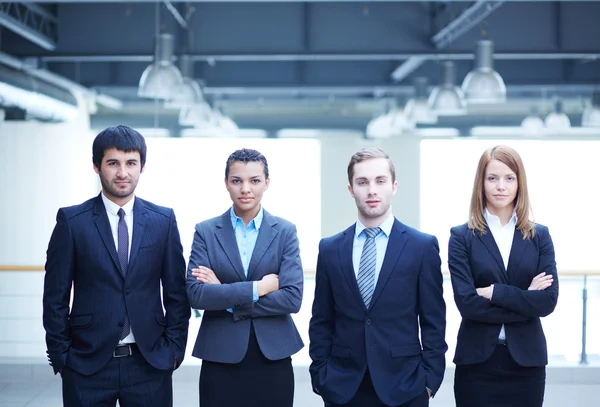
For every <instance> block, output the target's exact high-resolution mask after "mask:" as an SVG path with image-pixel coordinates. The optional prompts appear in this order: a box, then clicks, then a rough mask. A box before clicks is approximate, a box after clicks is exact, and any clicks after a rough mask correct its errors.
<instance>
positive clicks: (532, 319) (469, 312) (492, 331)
mask: <svg viewBox="0 0 600 407" xmlns="http://www.w3.org/2000/svg"><path fill="white" fill-rule="evenodd" d="M450 233H451V236H450V241H449V249H448V266H449V268H450V276H451V279H452V288H453V289H454V300H455V302H456V306H457V307H458V310H459V311H460V314H461V316H462V322H461V324H460V329H459V331H458V339H457V344H456V354H455V356H454V363H456V364H457V365H468V364H474V363H480V362H483V361H485V360H487V359H488V358H489V357H490V356H491V355H492V353H493V351H494V348H495V346H496V344H497V342H498V335H499V333H500V329H501V327H502V324H504V327H505V331H506V343H507V346H508V350H509V352H510V354H511V356H512V357H513V358H514V360H515V361H516V362H517V363H518V364H519V365H521V366H545V365H546V364H547V363H548V351H547V348H546V337H545V336H544V331H543V330H542V324H541V322H540V317H545V316H547V315H549V314H550V313H551V312H552V311H554V308H555V307H556V302H557V300H558V275H557V273H556V262H555V260H554V246H553V244H552V239H551V238H550V234H549V233H548V228H547V227H545V226H542V225H539V224H536V225H535V236H534V237H533V238H532V239H526V240H525V239H523V234H522V233H521V231H520V230H517V229H516V228H515V233H514V237H513V243H512V248H511V251H510V256H509V260H508V269H505V267H504V262H503V260H502V256H501V254H500V250H499V249H498V246H497V245H496V241H495V240H494V236H493V235H492V233H491V232H490V231H489V230H488V231H487V232H486V233H485V234H480V233H479V232H475V231H473V230H472V229H469V227H468V225H467V224H464V225H460V226H456V227H454V228H452V229H451V231H450ZM541 272H545V273H546V274H547V275H548V274H551V275H552V277H553V279H554V281H553V283H552V285H551V286H550V287H548V288H547V289H546V290H542V291H540V290H531V291H529V290H527V288H528V287H529V285H530V284H531V280H533V278H534V277H535V276H536V275H538V274H540V273H541ZM491 284H494V291H493V294H492V300H491V301H490V300H488V299H486V298H484V297H481V296H479V295H478V294H477V291H476V288H481V287H487V286H489V285H491Z"/></svg>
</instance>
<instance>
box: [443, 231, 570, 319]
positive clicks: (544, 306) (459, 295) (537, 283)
mask: <svg viewBox="0 0 600 407" xmlns="http://www.w3.org/2000/svg"><path fill="white" fill-rule="evenodd" d="M538 233H539V245H540V249H539V250H540V259H539V262H538V268H537V272H536V276H535V277H534V278H533V280H532V282H531V284H530V285H529V287H528V289H527V290H523V289H520V288H518V287H515V286H511V285H508V284H492V285H490V286H487V287H475V282H474V279H473V274H472V272H471V267H470V264H469V256H468V253H467V245H466V240H465V238H464V236H461V235H460V233H459V232H458V231H457V230H456V229H455V228H453V229H452V230H451V236H450V241H449V244H448V246H449V250H448V267H449V268H450V276H451V280H452V288H453V290H454V300H455V302H456V305H457V307H458V310H459V311H460V314H461V316H462V317H463V318H466V319H471V320H475V321H479V322H486V323H497V324H505V323H511V322H518V321H526V320H529V319H531V318H536V317H542V316H546V315H549V314H550V313H551V312H552V311H553V310H554V307H555V306H556V302H557V298H558V277H557V274H556V263H555V261H554V246H553V244H552V239H551V238H550V235H549V234H548V232H547V230H544V231H542V230H540V231H538Z"/></svg>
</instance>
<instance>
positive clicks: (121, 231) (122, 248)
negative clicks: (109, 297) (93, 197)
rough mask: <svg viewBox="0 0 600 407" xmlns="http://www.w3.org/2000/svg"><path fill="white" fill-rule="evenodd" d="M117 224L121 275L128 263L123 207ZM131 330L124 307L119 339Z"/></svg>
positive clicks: (127, 240)
mask: <svg viewBox="0 0 600 407" xmlns="http://www.w3.org/2000/svg"><path fill="white" fill-rule="evenodd" d="M118 215H119V225H118V226H117V237H118V241H119V243H118V245H117V256H118V257H119V265H120V266H121V273H123V277H125V275H126V274H127V265H128V264H129V231H128V230H127V223H126V222H125V211H124V210H123V208H120V209H119V212H118ZM129 332H131V326H130V325H129V318H128V316H127V309H125V322H124V324H123V331H122V332H121V338H120V339H121V340H123V339H124V338H125V337H126V336H127V335H129Z"/></svg>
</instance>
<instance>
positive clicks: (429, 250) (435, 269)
mask: <svg viewBox="0 0 600 407" xmlns="http://www.w3.org/2000/svg"><path fill="white" fill-rule="evenodd" d="M354 234H355V225H353V226H351V227H350V228H348V229H346V230H345V231H344V232H342V233H339V234H337V235H335V236H333V237H329V238H326V239H323V240H321V243H320V245H319V256H318V261H317V274H316V288H315V299H314V303H313V311H312V313H313V315H312V319H311V321H310V327H309V334H310V357H311V359H312V360H313V362H312V364H311V366H310V373H311V377H312V385H313V389H314V391H315V392H316V393H317V394H320V395H321V396H322V397H323V399H324V400H326V401H328V402H331V403H335V404H346V403H348V402H349V401H350V400H351V399H352V397H353V396H354V395H355V394H356V391H357V390H358V387H359V386H360V383H361V381H362V379H363V376H364V373H365V371H366V369H367V367H368V369H369V373H370V375H371V379H372V381H373V387H374V388H375V392H376V393H377V396H378V397H379V399H381V401H383V402H384V403H386V404H388V405H400V404H403V403H405V402H407V401H409V400H411V399H413V398H415V397H417V396H420V395H422V394H423V392H425V389H426V387H428V388H429V389H431V390H432V391H433V392H434V393H435V392H436V391H437V390H438V388H439V387H440V385H441V383H442V379H443V377H444V370H445V367H446V360H445V356H444V354H445V352H446V350H447V349H448V346H447V345H446V341H445V330H446V304H445V302H444V298H443V295H442V290H443V289H442V280H443V279H442V272H441V269H440V265H441V261H440V256H439V247H438V242H437V239H436V238H435V237H433V236H430V235H426V234H424V233H421V232H419V231H417V230H415V229H412V228H410V227H408V226H406V225H404V224H402V223H400V222H399V221H398V220H395V221H394V225H393V227H392V231H391V233H390V236H389V241H388V245H387V249H386V253H385V258H384V260H383V265H382V267H381V271H380V274H379V278H378V280H377V284H376V286H375V292H374V294H373V298H372V300H371V304H370V306H369V308H368V309H367V308H366V307H365V305H364V302H363V299H362V297H361V295H360V291H359V289H358V285H357V282H356V275H355V272H354V267H353V264H352V246H353V242H354Z"/></svg>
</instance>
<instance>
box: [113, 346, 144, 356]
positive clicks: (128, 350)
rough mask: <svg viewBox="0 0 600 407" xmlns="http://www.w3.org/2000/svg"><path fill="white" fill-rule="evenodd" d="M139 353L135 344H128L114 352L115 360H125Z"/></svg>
mask: <svg viewBox="0 0 600 407" xmlns="http://www.w3.org/2000/svg"><path fill="white" fill-rule="evenodd" d="M137 352H138V347H137V345H136V344H135V343H126V344H124V345H119V346H117V347H116V348H115V350H114V351H113V354H112V355H113V358H124V357H125V356H131V355H133V354H136V353H137Z"/></svg>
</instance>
